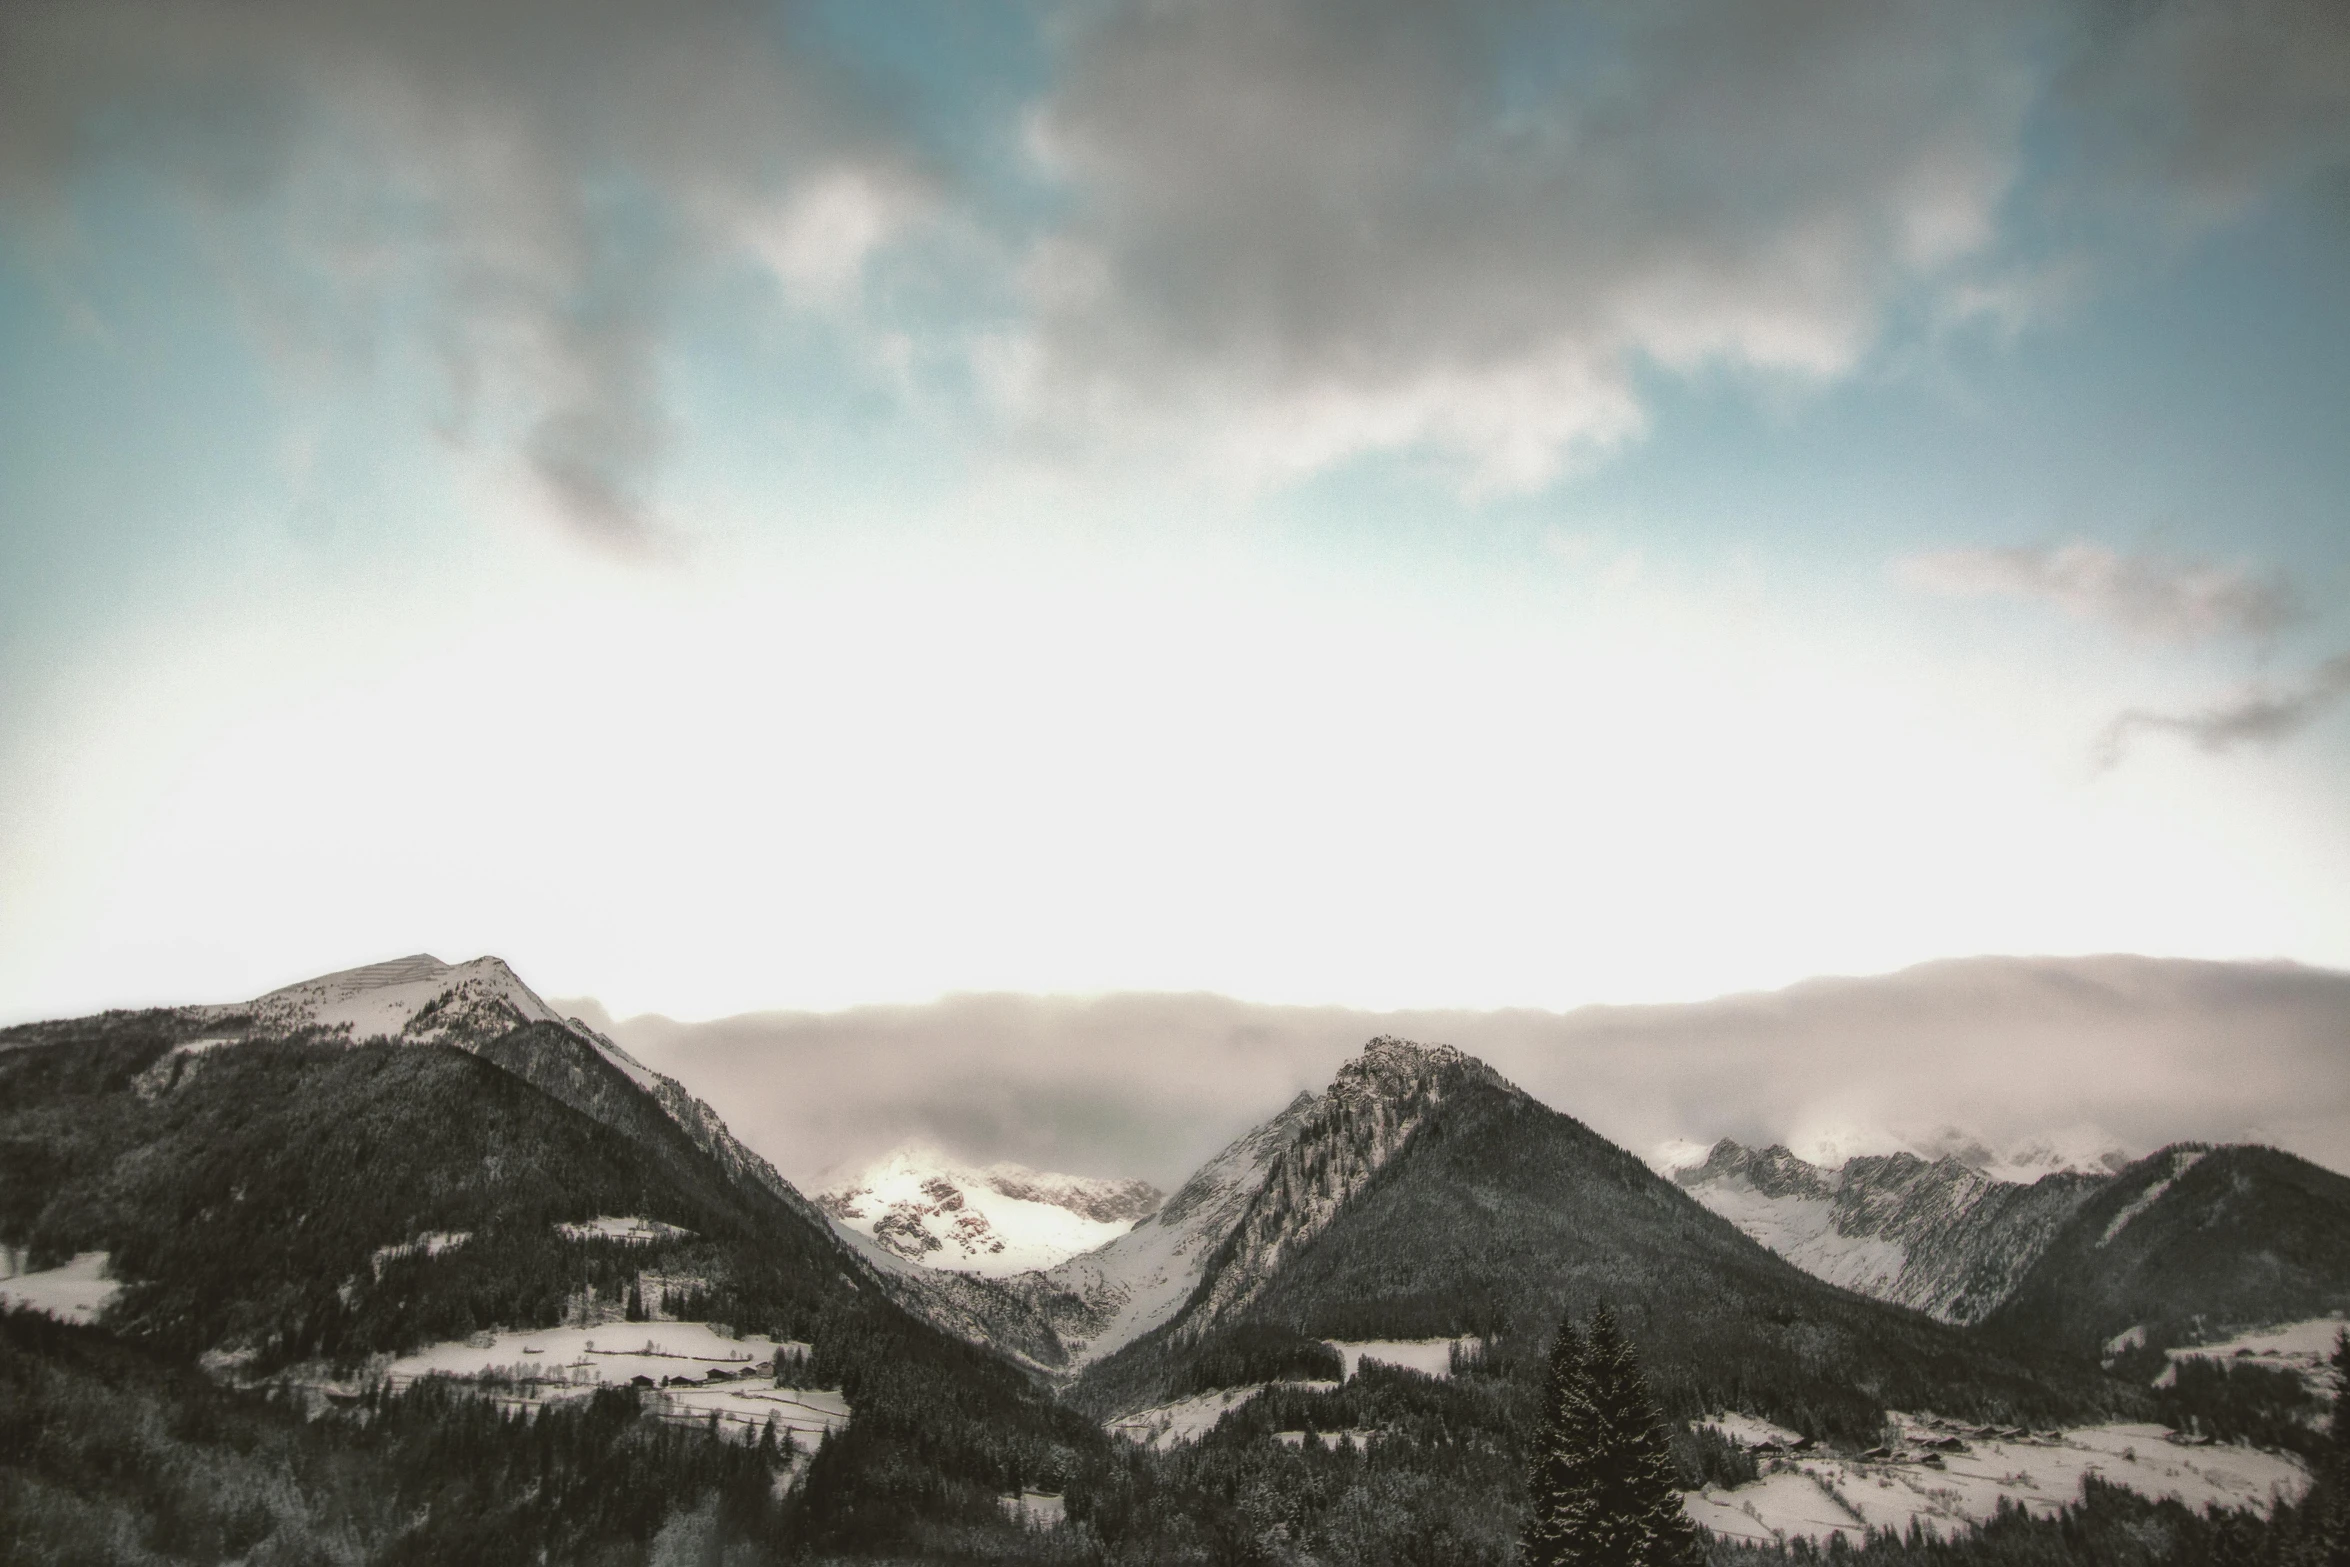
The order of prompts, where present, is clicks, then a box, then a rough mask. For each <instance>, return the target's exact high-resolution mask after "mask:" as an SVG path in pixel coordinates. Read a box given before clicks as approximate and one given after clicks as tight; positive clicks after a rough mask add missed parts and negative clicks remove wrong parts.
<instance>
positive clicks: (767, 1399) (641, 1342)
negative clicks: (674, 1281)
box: [384, 1322, 849, 1448]
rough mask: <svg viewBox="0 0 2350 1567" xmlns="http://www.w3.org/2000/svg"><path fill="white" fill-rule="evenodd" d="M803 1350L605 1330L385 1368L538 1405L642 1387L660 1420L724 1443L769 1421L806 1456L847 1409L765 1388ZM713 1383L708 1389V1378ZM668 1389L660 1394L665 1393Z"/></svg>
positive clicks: (678, 1328)
mask: <svg viewBox="0 0 2350 1567" xmlns="http://www.w3.org/2000/svg"><path fill="white" fill-rule="evenodd" d="M808 1353H809V1346H807V1345H806V1344H801V1343H796V1342H793V1341H791V1340H783V1341H780V1342H779V1341H777V1340H775V1339H771V1338H768V1337H766V1336H764V1335H760V1334H753V1335H747V1336H745V1337H742V1338H729V1337H728V1336H726V1335H725V1334H723V1333H721V1332H719V1331H718V1330H717V1329H716V1328H714V1327H712V1326H711V1325H710V1324H709V1323H706V1322H627V1323H621V1322H608V1323H605V1324H603V1325H602V1326H600V1327H562V1328H539V1329H532V1330H526V1331H522V1332H508V1333H484V1334H479V1335H477V1336H475V1337H474V1338H471V1339H465V1340H453V1341H451V1342H448V1343H442V1344H433V1345H429V1346H427V1347H426V1348H424V1349H421V1350H418V1351H417V1352H416V1353H415V1354H413V1355H404V1356H402V1357H401V1358H399V1359H398V1360H395V1361H393V1362H392V1363H391V1364H390V1365H389V1366H387V1367H385V1368H384V1377H385V1380H386V1381H387V1382H389V1383H390V1384H391V1385H392V1386H393V1387H404V1386H406V1385H407V1384H408V1383H410V1382H413V1381H415V1380H416V1379H417V1378H419V1377H428V1376H447V1377H459V1378H483V1379H498V1380H503V1381H506V1382H511V1383H517V1384H521V1387H520V1388H519V1389H518V1390H517V1391H515V1392H512V1393H502V1394H501V1397H502V1398H503V1399H510V1400H511V1401H513V1402H518V1403H540V1402H544V1401H545V1400H547V1399H550V1398H566V1397H574V1396H577V1395H580V1394H583V1393H587V1392H590V1391H592V1390H593V1389H595V1388H597V1387H599V1386H608V1385H616V1384H622V1383H628V1382H632V1381H634V1380H635V1379H636V1378H638V1377H644V1378H646V1379H648V1380H649V1381H650V1382H652V1384H653V1385H654V1387H655V1388H656V1389H657V1390H658V1391H657V1392H656V1393H655V1394H654V1395H653V1399H652V1403H653V1409H654V1412H655V1413H657V1414H659V1415H660V1416H661V1417H662V1418H664V1419H670V1420H680V1421H692V1422H705V1421H707V1420H708V1419H709V1418H710V1417H711V1416H712V1415H716V1416H717V1417H718V1422H719V1428H720V1430H721V1431H723V1432H725V1433H726V1434H727V1435H729V1436H734V1437H738V1438H741V1439H743V1440H746V1441H756V1440H757V1439H758V1436H759V1433H760V1431H761V1430H763V1429H764V1428H765V1427H766V1426H767V1424H768V1423H769V1422H770V1421H772V1422H773V1423H774V1424H775V1426H776V1428H777V1431H778V1433H779V1434H780V1433H782V1432H789V1433H791V1434H792V1436H794V1437H795V1438H797V1439H798V1441H799V1443H800V1445H801V1446H802V1447H803V1448H806V1447H811V1446H813V1445H814V1444H815V1442H816V1441H817V1440H818V1439H819V1438H820V1437H822V1435H823V1434H824V1433H825V1432H826V1431H831V1430H838V1429H839V1428H840V1427H841V1426H844V1425H846V1424H847V1423H848V1418H849V1406H848V1402H847V1400H845V1399H844V1398H843V1397H842V1396H841V1395H840V1394H839V1393H838V1392H836V1391H832V1390H829V1389H813V1388H784V1387H774V1386H771V1385H770V1384H771V1382H772V1380H773V1377H772V1367H773V1365H774V1363H775V1357H776V1356H777V1355H778V1354H781V1355H782V1356H783V1357H784V1358H786V1359H791V1358H795V1357H800V1356H805V1355H807V1354H808ZM713 1372H717V1373H719V1374H720V1379H719V1380H717V1381H711V1380H710V1376H711V1373H713ZM664 1384H666V1385H664Z"/></svg>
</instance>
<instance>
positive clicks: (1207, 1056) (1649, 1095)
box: [615, 957, 2350, 1185]
mask: <svg viewBox="0 0 2350 1567" xmlns="http://www.w3.org/2000/svg"><path fill="white" fill-rule="evenodd" d="M615 1032H616V1034H617V1036H618V1037H619V1038H620V1039H621V1040H622V1041H623V1042H624V1043H625V1044H627V1045H628V1047H629V1048H630V1049H631V1050H634V1051H637V1052H639V1053H640V1054H641V1055H643V1056H644V1057H645V1059H646V1060H648V1061H649V1062H651V1063H653V1064H654V1065H656V1066H659V1067H660V1068H661V1069H663V1070H665V1071H669V1072H672V1073H675V1074H676V1075H677V1076H679V1077H680V1078H681V1079H682V1080H683V1081H684V1082H685V1083H686V1084H687V1085H688V1086H689V1087H691V1088H692V1089H693V1090H694V1091H695V1092H696V1093H698V1094H701V1095H703V1096H704V1097H706V1098H708V1099H709V1100H710V1101H711V1102H712V1103H713V1104H714V1105H716V1106H717V1108H718V1109H719V1111H720V1113H721V1114H723V1115H724V1116H725V1117H726V1118H727V1120H728V1122H729V1123H730V1124H731V1125H732V1126H734V1128H735V1129H736V1130H737V1131H738V1132H739V1133H740V1134H742V1135H743V1136H744V1138H745V1139H746V1140H747V1141H749V1142H750V1143H751V1144H752V1145H753V1146H754V1147H756V1148H758V1149H759V1150H760V1151H761V1152H762V1153H765V1154H766V1155H767V1156H768V1157H769V1158H771V1159H773V1160H774V1161H775V1162H776V1164H777V1166H778V1167H779V1168H781V1169H782V1170H783V1171H784V1172H785V1174H787V1175H789V1176H790V1177H792V1178H793V1179H794V1180H797V1181H802V1182H806V1181H811V1180H814V1179H815V1178H816V1177H818V1176H819V1175H821V1174H822V1173H824V1172H825V1171H826V1170H828V1169H830V1168H832V1167H834V1166H837V1165H839V1164H841V1163H843V1162H854V1161H858V1160H862V1159H865V1158H870V1157H872V1156H874V1155H876V1154H878V1153H880V1152H882V1151H884V1150H886V1149H887V1148H888V1147H890V1146H892V1145H893V1144H895V1143H897V1142H899V1141H902V1140H906V1139H912V1138H918V1139H924V1140H929V1141H935V1142H939V1143H942V1144H944V1145H946V1146H947V1147H948V1148H949V1149H950V1150H952V1151H955V1152H958V1153H961V1154H964V1155H966V1156H969V1157H974V1158H980V1159H994V1158H1010V1159H1017V1160H1020V1161H1022V1162H1024V1163H1028V1164H1033V1165H1037V1166H1040V1167H1044V1168H1061V1169H1069V1170H1075V1171H1078V1172H1081V1173H1090V1174H1103V1175H1138V1176H1143V1177H1146V1178H1148V1179H1151V1180H1154V1181H1157V1182H1159V1183H1160V1184H1162V1185H1168V1184H1171V1183H1173V1182H1175V1181H1177V1180H1180V1179H1181V1178H1182V1177H1183V1176H1184V1175H1185V1174H1186V1173H1188V1172H1189V1170H1190V1169H1191V1168H1192V1167H1193V1166H1195V1165H1196V1164H1197V1163H1198V1162H1199V1161H1200V1160H1201V1159H1203V1158H1204V1157H1205V1156H1206V1155H1207V1154H1209V1153H1211V1152H1213V1151H1214V1150H1215V1149H1216V1148H1217V1147H1219V1146H1221V1144H1222V1143H1223V1142H1224V1141H1226V1140H1227V1139H1229V1138H1231V1137H1232V1136H1234V1135H1236V1134H1237V1133H1238V1132H1239V1131H1241V1130H1242V1129H1244V1128H1245V1127H1247V1126H1249V1125H1251V1124H1253V1123H1255V1122H1256V1121H1257V1120H1259V1119H1261V1118H1263V1117H1264V1116H1266V1115H1269V1114H1271V1113H1272V1112H1273V1111H1274V1110H1277V1109H1278V1108H1279V1107H1280V1106H1281V1105H1282V1104H1283V1103H1284V1102H1285V1101H1286V1100H1287V1099H1288V1098H1289V1097H1290V1096H1291V1095H1293V1094H1294V1093H1296V1092H1297V1090H1299V1089H1300V1088H1319V1087H1320V1086H1322V1085H1323V1084H1324V1083H1326V1082H1327V1081H1328V1080H1329V1078H1330V1075H1331V1073H1332V1072H1333V1071H1334V1070H1335V1069H1336V1068H1337V1066H1338V1065H1339V1063H1340V1062H1342V1061H1343V1060H1344V1059H1345V1058H1346V1057H1347V1056H1349V1055H1351V1054H1352V1053H1354V1052H1355V1051H1356V1050H1359V1049H1360V1048H1361V1047H1362V1044H1363V1042H1364V1041H1365V1040H1366V1039H1368V1038H1370V1037H1371V1036H1372V1035H1374V1034H1378V1033H1397V1034H1402V1035H1405V1036H1407V1037H1411V1038H1416V1039H1421V1040H1431V1041H1446V1042H1450V1043H1453V1044H1456V1045H1459V1046H1460V1047H1462V1048H1463V1049H1465V1050H1469V1051H1471V1052H1472V1053H1474V1054H1477V1055H1480V1056H1482V1057H1484V1058H1485V1059H1486V1060H1488V1061H1490V1062H1492V1063H1493V1064H1494V1065H1495V1066H1496V1067H1497V1068H1499V1069H1500V1070H1501V1071H1503V1072H1504V1073H1506V1074H1507V1075H1509V1076H1510V1077H1511V1078H1512V1079H1514V1080H1515V1081H1516V1082H1518V1083H1519V1084H1520V1085H1521V1086H1523V1087H1525V1088H1526V1089H1527V1090H1528V1091H1529V1092H1531V1093H1533V1094H1535V1095H1536V1096H1537V1097H1539V1098H1541V1099H1543V1100H1545V1101H1546V1102H1548V1103H1549V1104H1551V1105H1554V1106H1556V1107H1557V1108H1559V1109H1561V1110H1564V1111H1567V1112H1568V1113H1570V1114H1573V1115H1575V1116H1577V1117H1580V1118H1581V1119H1583V1120H1584V1121H1586V1122H1588V1123H1589V1124H1590V1125H1592V1126H1593V1127H1595V1128H1596V1129H1597V1130H1599V1131H1600V1132H1602V1133H1604V1134H1605V1135H1607V1136H1609V1137H1612V1138H1614V1139H1615V1140H1616V1141H1618V1142H1620V1143H1622V1144H1624V1145H1625V1146H1627V1147H1630V1148H1633V1149H1635V1150H1636V1151H1640V1152H1643V1153H1646V1152H1648V1151H1649V1150H1651V1149H1653V1148H1654V1147H1656V1146H1657V1145H1658V1144H1659V1143H1661V1142H1663V1141H1665V1140H1666V1139H1669V1138H1676V1137H1690V1138H1696V1139H1699V1140H1710V1139H1711V1138H1714V1137H1717V1136H1724V1135H1728V1136H1735V1137H1739V1138H1742V1139H1747V1140H1757V1139H1759V1140H1766V1141H1768V1140H1781V1139H1789V1140H1796V1141H1799V1142H1813V1143H1816V1142H1818V1141H1821V1140H1835V1141H1839V1142H1841V1143H1842V1144H1844V1145H1846V1146H1854V1145H1860V1146H1867V1145H1872V1144H1873V1145H1875V1146H1890V1145H1891V1144H1892V1143H1893V1142H1895V1141H1906V1142H1909V1143H1912V1144H1917V1145H1921V1146H1922V1145H1926V1144H1929V1143H1933V1142H1935V1141H1937V1140H1940V1139H1943V1138H1946V1136H1947V1129H1948V1128H1949V1127H1950V1126H1951V1125H1953V1124H1955V1125H1957V1126H1958V1127H1960V1128H1963V1129H1964V1130H1966V1131H1967V1132H1970V1133H1972V1134H1974V1135H1976V1136H1980V1137H1982V1138H1984V1139H1985V1140H1987V1141H1988V1142H1990V1143H1991V1144H1993V1145H1994V1146H2000V1145H2005V1144H2008V1143H2011V1142H2014V1141H2016V1140H2018V1139H2023V1138H2029V1137H2034V1136H2039V1135H2043V1134H2046V1133H2050V1132H2052V1131H2059V1130H2062V1129H2066V1128H2070V1127H2074V1126H2076V1125H2080V1124H2083V1123H2090V1124H2094V1125H2095V1126H2098V1127H2101V1128H2102V1129H2103V1130H2104V1131H2105V1132H2107V1133H2109V1134H2111V1135H2112V1136H2113V1137H2114V1138H2115V1139H2117V1140H2118V1141H2119V1142H2120V1143H2121V1144H2123V1145H2124V1146H2126V1147H2128V1148H2131V1149H2135V1150H2137V1151H2141V1152H2143V1151H2146V1150H2148V1149H2151V1148H2153V1147H2156V1146H2159V1145H2160V1144H2162V1143H2164V1142H2168V1141H2171V1140H2174V1139H2178V1138H2186V1137H2199V1138H2246V1137H2250V1138H2257V1139H2259V1140H2262V1141H2268V1142H2273V1143H2276V1144H2278V1145H2280V1146H2283V1147H2286V1148H2290V1149H2292V1150H2294V1151H2296V1152H2298V1153H2301V1154H2303V1155H2305V1156H2307V1157H2310V1158H2313V1159H2317V1160H2319V1161H2321V1162H2323V1163H2326V1164H2329V1165H2331V1166H2332V1167H2334V1168H2336V1169H2350V974H2339V973H2332V972H2328V971H2324V970H2314V969H2306V968H2300V967H2296V966H2293V965H2290V964H2226V963H2201V962H2184V961H2168V960H2159V959H2150V958H2127V957H2107V958H2081V959H2000V958H1983V959H1970V960H1963V961H1955V962H1946V963H1935V964H1928V965H1925V966H1923V967H1920V968H1915V969H1910V970H1907V971H1904V972H1902V973H1899V974H1894V975H1889V976H1885V977H1881V978H1872V979H1832V980H1814V981H1809V982H1807V983H1805V984H1801V985H1796V986H1794V987H1792V988H1790V989H1787V990H1782V991H1776V992H1772V993H1769V994H1758V995H1748V996H1734V997H1728V998H1725V999H1722V1000H1719V1001H1711V1002H1704V1003H1698V1004H1692V1005H1676V1006H1644V1007H1587V1008H1584V1009H1581V1010H1579V1011H1575V1012H1569V1013H1564V1014H1559V1013H1549V1012H1537V1011H1525V1010H1520V1011H1504V1012H1407V1013H1373V1012H1361V1011H1351V1010H1346V1009H1342V1008H1335V1007H1332V1008H1311V1007H1269V1006H1253V1005H1249V1004H1246V1003H1243V1002H1238V1001H1232V1000H1227V999H1225V998H1222V997H1217V996H1206V995H1155V996H1154V995H1118V996H1107V997H1102V998H1098V999H1093V1000H1056V999H1046V998H1036V997H1022V996H966V997H957V998H953V999H950V1000H946V1001H942V1002H939V1003H937V1004H935V1005H932V1006H921V1007H862V1008H857V1009H854V1010H851V1011H846V1012H837V1013H767V1014H758V1015H753V1016H747V1017H738V1018H729V1019H725V1020H722V1021H718V1022H711V1023H698V1024H686V1023H676V1022H671V1021H669V1020H667V1019H663V1018H637V1019H632V1020H629V1021H626V1022H623V1023H620V1024H618V1025H616V1026H615Z"/></svg>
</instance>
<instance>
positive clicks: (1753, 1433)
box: [1697, 1409, 1803, 1447]
mask: <svg viewBox="0 0 2350 1567" xmlns="http://www.w3.org/2000/svg"><path fill="white" fill-rule="evenodd" d="M1697 1423H1698V1424H1699V1425H1701V1426H1711V1427H1713V1428H1714V1429H1715V1430H1716V1431H1719V1432H1721V1433H1722V1435H1724V1436H1726V1437H1728V1438H1729V1439H1730V1440H1731V1441H1733V1442H1736V1443H1737V1444H1738V1445H1739V1446H1741V1447H1760V1446H1761V1445H1762V1444H1763V1443H1765V1442H1773V1443H1776V1444H1778V1445H1779V1446H1781V1447H1790V1446H1793V1445H1794V1444H1795V1443H1797V1442H1800V1441H1802V1440H1803V1434H1802V1433H1801V1432H1799V1431H1790V1430H1788V1429H1787V1428H1786V1427H1785V1426H1775V1425H1773V1424H1771V1423H1770V1422H1769V1421H1768V1420H1765V1419H1763V1418H1762V1417H1761V1416H1760V1415H1749V1414H1743V1413H1741V1412H1740V1411H1738V1410H1735V1409H1732V1410H1727V1411H1725V1412H1723V1413H1722V1414H1718V1415H1708V1416H1706V1417H1705V1418H1704V1419H1703V1420H1700V1421H1698V1422H1697Z"/></svg>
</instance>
